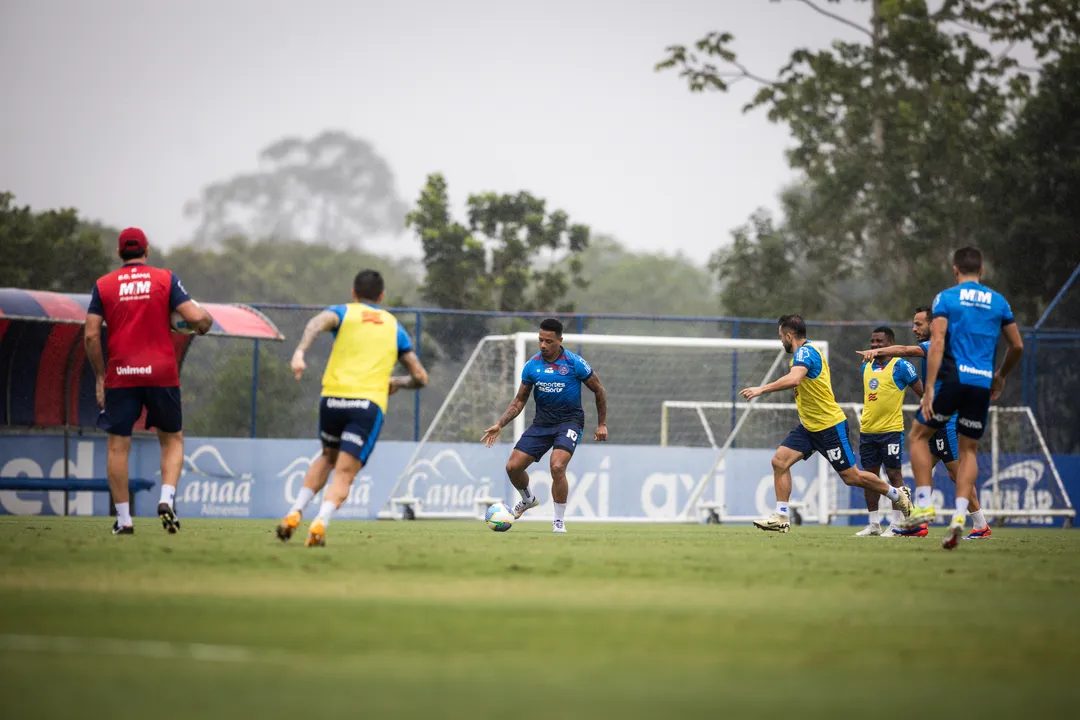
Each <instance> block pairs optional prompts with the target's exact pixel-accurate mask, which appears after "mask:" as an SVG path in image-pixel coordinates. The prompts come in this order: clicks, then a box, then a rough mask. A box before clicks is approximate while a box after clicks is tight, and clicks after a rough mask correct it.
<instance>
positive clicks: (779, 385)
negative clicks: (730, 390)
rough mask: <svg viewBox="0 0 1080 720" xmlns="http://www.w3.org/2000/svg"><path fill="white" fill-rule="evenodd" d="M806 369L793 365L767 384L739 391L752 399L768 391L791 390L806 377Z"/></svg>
mask: <svg viewBox="0 0 1080 720" xmlns="http://www.w3.org/2000/svg"><path fill="white" fill-rule="evenodd" d="M806 373H807V369H806V368H805V367H803V366H802V365H795V366H793V367H792V368H791V372H789V373H788V374H787V375H785V376H784V377H782V378H780V379H779V380H776V381H774V382H771V383H769V384H768V385H759V386H758V387H749V388H746V389H745V390H742V391H740V392H739V394H740V395H742V396H743V397H744V398H745V399H747V400H753V399H754V398H756V397H760V396H762V395H767V394H769V393H774V392H780V391H781V390H791V389H792V388H796V387H798V386H799V383H801V382H802V381H803V378H805V377H806Z"/></svg>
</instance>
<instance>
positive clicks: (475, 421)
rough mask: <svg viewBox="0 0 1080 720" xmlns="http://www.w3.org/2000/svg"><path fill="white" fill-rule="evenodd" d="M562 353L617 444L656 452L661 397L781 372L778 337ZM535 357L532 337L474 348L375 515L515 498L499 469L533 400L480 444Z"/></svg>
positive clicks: (583, 339)
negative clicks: (603, 392)
mask: <svg viewBox="0 0 1080 720" xmlns="http://www.w3.org/2000/svg"><path fill="white" fill-rule="evenodd" d="M563 347H564V348H566V349H567V350H569V351H571V352H575V353H578V354H580V355H582V356H583V357H584V358H585V359H586V360H587V361H588V362H589V364H590V365H591V366H592V367H593V368H594V369H595V370H596V373H597V375H598V376H599V377H600V379H601V380H602V382H603V383H604V387H605V388H606V389H607V393H608V418H607V421H608V425H609V426H610V427H611V429H612V433H613V436H612V440H613V441H614V442H616V443H618V444H620V445H650V446H655V445H656V438H657V436H658V434H659V433H660V432H661V427H660V425H661V422H662V419H661V414H660V412H659V410H660V408H661V406H662V405H663V402H664V401H665V400H668V399H672V398H675V399H684V398H685V399H686V400H702V399H707V400H711V401H720V400H728V401H729V402H730V401H732V400H733V399H734V398H735V397H737V395H736V394H737V392H738V390H739V389H741V388H743V387H746V386H748V385H757V384H760V383H763V382H767V381H769V380H772V379H775V378H776V377H779V376H780V375H783V374H784V373H785V372H787V368H786V363H784V362H783V361H784V359H785V353H784V350H783V347H782V346H781V344H780V342H779V340H749V339H748V340H740V339H730V338H682V337H652V336H626V335H588V334H580V335H579V334H568V335H564V336H563ZM537 352H539V345H538V343H537V335H536V334H535V333H515V334H512V335H491V336H488V337H485V338H483V339H482V340H481V341H480V342H479V343H478V344H477V346H476V348H475V349H474V350H473V353H472V355H471V356H470V357H469V359H468V361H467V362H466V364H465V367H464V369H463V370H462V371H461V374H460V375H459V376H458V378H457V380H456V381H455V383H454V385H453V387H452V388H451V389H450V392H449V393H448V394H447V396H446V398H445V400H444V401H443V403H442V406H441V407H440V408H439V410H438V412H437V413H436V415H435V417H434V418H433V420H432V422H431V424H430V425H429V426H428V428H427V431H426V432H425V433H424V436H423V438H422V439H421V441H420V443H419V444H418V446H417V448H416V450H415V452H414V453H413V456H412V458H411V460H410V461H409V462H408V463H407V465H406V469H405V471H404V473H403V474H402V475H401V476H400V477H399V478H398V480H397V483H396V485H395V486H394V489H393V491H392V492H391V495H390V500H389V502H388V504H387V506H386V507H385V508H384V509H383V511H382V512H381V513H380V514H379V517H381V518H400V517H403V516H404V517H429V518H439V517H477V516H479V515H480V514H482V511H483V509H484V507H485V506H486V505H487V504H489V503H490V502H493V501H495V500H503V501H507V502H512V501H513V500H516V493H515V492H514V491H513V489H512V488H511V486H510V484H509V481H508V479H507V478H506V474H505V472H503V465H504V464H505V462H506V458H507V457H508V455H509V450H510V448H511V447H512V446H513V444H514V443H515V442H516V441H517V439H518V437H520V436H521V434H522V432H524V430H525V428H526V425H527V423H528V422H529V421H531V418H532V415H533V413H534V412H535V403H533V402H532V400H531V399H530V402H529V403H528V405H527V406H526V409H525V411H524V412H523V413H522V414H521V415H519V416H518V417H517V418H516V419H515V421H514V423H513V426H512V428H511V427H508V428H506V429H505V430H504V431H503V433H502V435H501V436H500V438H499V441H498V442H499V447H501V448H502V451H501V452H498V453H495V452H494V451H493V450H491V449H488V448H485V447H484V446H483V445H482V444H481V443H480V438H481V436H482V435H483V433H484V430H485V429H487V428H488V427H490V426H491V425H492V424H494V423H495V421H496V420H498V418H499V417H500V415H502V413H503V411H504V410H505V409H506V406H507V405H508V404H509V403H510V400H512V399H513V397H514V395H515V393H516V392H517V390H518V387H519V385H520V383H521V371H522V369H523V368H524V366H525V363H526V362H527V361H528V359H529V358H531V357H532V356H533V355H535V354H536V353H537ZM582 406H583V408H584V410H585V417H586V420H585V423H586V428H587V430H586V432H587V434H590V435H591V432H592V430H591V429H592V428H594V427H595V426H596V410H595V405H594V403H593V402H592V394H591V393H589V392H588V391H587V390H585V389H583V390H582ZM682 421H683V418H672V419H671V422H672V423H673V426H672V427H671V428H668V429H667V430H666V431H668V432H682V431H683V430H684V428H683V424H684V423H683V422H682ZM686 424H687V425H689V424H690V422H689V421H688V422H687V423H686ZM495 457H498V464H497V466H493V462H494V461H493V458H495ZM534 514H535V513H531V514H530V516H532V515H534Z"/></svg>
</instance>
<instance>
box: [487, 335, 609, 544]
mask: <svg viewBox="0 0 1080 720" xmlns="http://www.w3.org/2000/svg"><path fill="white" fill-rule="evenodd" d="M562 336H563V325H562V323H561V322H559V321H558V320H555V319H551V318H549V319H547V320H544V321H543V322H542V323H540V352H538V353H537V354H536V355H533V356H532V358H531V359H530V360H529V362H527V363H525V367H524V369H522V371H521V386H520V387H519V388H518V391H517V395H516V396H515V397H514V399H513V400H511V401H510V406H509V407H508V408H506V412H504V413H503V415H502V417H501V418H499V421H498V422H497V423H495V424H494V425H492V426H491V427H489V428H488V429H487V430H485V431H484V436H483V437H482V438H481V441H482V442H483V443H484V444H485V445H487V446H488V447H491V446H492V445H494V444H495V441H496V440H497V439H498V437H499V433H501V432H502V429H503V428H504V427H506V426H507V425H508V424H510V422H511V421H512V420H513V419H514V418H516V417H517V416H518V415H520V414H521V411H522V410H524V409H525V405H526V403H528V402H529V393H532V394H533V395H534V397H535V398H536V415H535V417H534V418H533V423H532V425H530V426H529V429H528V430H526V431H525V432H524V433H523V434H522V436H521V438H520V439H519V440H518V442H517V445H515V446H514V450H513V452H511V453H510V459H509V460H507V462H506V474H507V475H508V476H509V478H510V483H511V484H512V485H513V486H514V487H515V488H516V489H517V491H518V493H520V494H521V501H520V502H519V503H518V504H517V505H515V506H514V517H515V518H519V517H521V515H522V514H523V513H524V512H525V511H526V510H528V509H529V508H534V507H536V506H537V505H539V504H540V499H539V498H537V497H536V496H535V495H533V494H532V492H531V491H530V490H529V473H528V472H526V470H527V469H528V467H529V466H530V465H532V464H533V463H534V462H539V460H540V458H542V457H543V456H544V455H545V454H546V453H547V451H548V450H551V500H552V502H553V503H554V505H555V520H554V522H553V523H552V525H551V531H552V532H556V533H564V532H566V524H565V516H566V498H567V495H568V494H569V492H570V486H569V485H568V484H567V482H566V466H567V464H569V462H570V458H571V457H572V456H573V455H574V450H575V449H576V448H577V444H578V440H579V439H580V438H581V433H582V431H583V430H584V428H585V411H584V410H582V409H581V385H582V384H583V383H584V385H585V387H587V388H589V389H590V390H592V391H593V394H594V395H596V432H594V433H593V439H595V440H596V441H597V442H604V441H605V440H607V438H608V429H607V391H605V390H604V386H603V385H602V384H601V383H600V378H599V377H598V376H597V375H596V373H595V372H593V369H592V367H590V366H589V363H587V362H585V360H584V359H582V358H581V357H579V356H577V355H575V354H574V353H572V352H570V351H569V350H566V349H564V348H563V346H562Z"/></svg>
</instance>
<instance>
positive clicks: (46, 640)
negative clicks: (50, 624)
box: [0, 635, 288, 664]
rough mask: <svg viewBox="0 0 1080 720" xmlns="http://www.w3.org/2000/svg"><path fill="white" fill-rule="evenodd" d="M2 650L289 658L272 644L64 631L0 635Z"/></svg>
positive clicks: (230, 660) (180, 657) (259, 659)
mask: <svg viewBox="0 0 1080 720" xmlns="http://www.w3.org/2000/svg"><path fill="white" fill-rule="evenodd" d="M0 650H3V651H16V652H37V653H59V654H70V655H76V654H81V655H119V656H124V657H139V658H154V659H160V660H197V661H200V662H219V663H241V664H251V663H274V662H282V661H284V660H285V659H287V658H288V655H287V654H286V653H283V652H281V651H280V650H275V649H271V648H265V649H263V648H259V649H255V648H248V647H242V646H239V645H208V644H205V643H176V642H166V641H163V640H121V639H117V638H103V637H68V636H62V635H0Z"/></svg>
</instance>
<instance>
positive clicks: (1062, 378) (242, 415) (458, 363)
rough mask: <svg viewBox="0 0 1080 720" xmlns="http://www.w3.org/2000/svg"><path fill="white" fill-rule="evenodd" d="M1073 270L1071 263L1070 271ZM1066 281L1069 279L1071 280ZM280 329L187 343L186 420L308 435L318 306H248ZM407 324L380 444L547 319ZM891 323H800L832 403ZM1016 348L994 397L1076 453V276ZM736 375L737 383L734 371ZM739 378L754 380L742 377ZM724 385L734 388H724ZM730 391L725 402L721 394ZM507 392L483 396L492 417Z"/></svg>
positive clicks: (741, 330)
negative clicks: (305, 338)
mask: <svg viewBox="0 0 1080 720" xmlns="http://www.w3.org/2000/svg"><path fill="white" fill-rule="evenodd" d="M1078 272H1080V269H1078ZM1075 279H1076V275H1075V274H1074V278H1073V280H1075ZM252 305H253V306H254V307H256V308H258V309H259V310H260V311H262V312H263V313H265V314H266V315H267V316H269V317H270V319H271V320H273V321H274V323H275V324H277V326H278V328H279V329H280V330H281V332H282V334H284V335H285V337H286V341H285V342H284V343H269V342H255V343H254V345H252V343H251V342H245V341H230V340H217V339H215V340H213V341H209V340H201V339H200V340H197V341H196V342H195V343H193V345H192V348H191V350H190V352H189V354H188V356H187V359H186V362H185V366H184V393H185V396H184V399H185V425H186V428H187V430H188V431H189V432H190V433H191V434H192V435H199V436H209V437H253V438H254V437H310V436H313V435H314V433H315V428H316V426H317V420H318V398H319V389H320V375H321V370H322V367H324V365H325V362H326V358H327V357H328V355H329V352H330V347H331V340H330V338H329V336H325V335H324V336H323V337H321V338H320V339H319V340H318V341H317V342H316V343H315V345H314V346H313V347H312V349H311V350H310V351H309V353H308V358H307V359H308V366H309V370H308V373H307V374H306V375H305V377H304V378H303V379H302V380H301V381H300V382H296V380H295V379H294V378H293V376H292V374H291V372H290V370H289V360H290V358H291V356H292V352H293V349H294V348H295V345H296V341H297V340H298V339H299V337H300V335H301V334H302V332H303V328H304V325H305V323H306V322H307V321H308V320H309V319H310V318H311V317H312V315H314V314H315V313H317V312H319V311H321V310H323V309H324V308H323V307H321V306H297V305H278V304H264V303H252ZM390 310H391V311H392V312H393V313H394V314H395V316H396V317H397V318H398V320H399V321H400V322H401V323H402V324H403V325H405V327H406V328H407V329H408V330H409V334H410V336H411V337H412V338H413V343H414V345H415V349H416V351H417V353H418V354H419V355H420V356H421V358H422V359H423V361H424V364H425V366H426V367H427V368H428V371H429V374H430V383H429V385H428V387H427V388H425V389H424V390H422V391H420V392H416V393H399V394H397V395H395V396H393V397H392V398H390V407H389V410H388V413H387V419H386V423H385V425H384V429H383V431H382V437H383V438H384V439H391V440H413V439H418V438H419V437H420V436H421V435H422V434H423V432H424V430H425V429H426V427H427V424H428V423H430V422H431V420H432V418H433V417H434V415H435V413H436V412H437V410H438V408H439V405H440V404H441V403H442V401H443V399H444V397H445V396H446V394H447V393H448V392H449V389H450V387H451V386H452V384H453V383H454V380H455V379H456V378H457V376H458V374H459V373H460V372H461V370H462V367H463V366H464V363H465V361H466V359H467V358H468V356H469V353H470V352H471V351H472V349H473V348H474V347H475V345H476V343H477V342H478V341H479V340H480V338H482V337H484V336H485V335H490V334H504V333H511V332H517V331H521V330H529V329H532V328H535V327H536V325H537V324H538V322H539V320H540V319H541V318H543V317H547V315H541V314H535V313H495V312H469V311H456V310H438V309H430V308H390ZM558 317H560V319H561V320H562V321H563V323H564V325H565V326H566V329H567V331H568V332H578V333H596V334H608V335H652V336H676V337H729V338H757V339H772V338H776V321H775V319H761V318H733V317H706V318H703V317H662V316H642V315H615V314H602V315H600V314H571V315H560V316H558ZM882 324H884V325H890V326H891V327H892V328H893V329H894V330H895V331H896V337H897V341H898V342H900V343H905V342H911V343H914V338H913V337H912V336H911V332H910V320H909V319H908V320H894V321H892V322H882V323H869V322H808V323H807V325H808V326H809V328H810V335H811V338H812V339H813V338H817V339H819V340H825V341H828V343H829V346H830V365H831V366H832V378H833V386H834V390H835V392H836V396H837V399H838V400H839V401H841V402H862V399H863V398H862V377H861V373H860V367H861V358H860V357H859V356H858V355H857V354H856V353H855V351H856V350H857V349H862V348H866V347H868V345H869V338H870V332H871V330H872V329H873V328H874V327H875V326H877V325H882ZM1023 334H1024V337H1025V342H1026V347H1027V351H1026V352H1025V355H1024V359H1023V365H1022V367H1021V369H1020V371H1019V372H1018V373H1017V374H1016V375H1014V378H1015V379H1014V380H1012V381H1011V382H1010V383H1009V385H1008V387H1007V388H1006V392H1005V396H1004V397H1003V398H1002V399H1001V401H1000V402H1001V403H1002V404H1005V405H1029V406H1031V407H1032V408H1034V409H1035V412H1036V416H1037V417H1038V419H1039V422H1040V424H1041V425H1042V426H1043V428H1044V430H1045V432H1046V436H1047V440H1048V442H1049V444H1050V446H1051V448H1052V450H1053V451H1054V452H1080V404H1078V400H1080V369H1078V368H1080V366H1078V365H1077V363H1076V358H1077V350H1080V283H1075V282H1073V281H1070V283H1069V284H1067V285H1066V286H1065V287H1064V288H1063V289H1062V292H1061V295H1060V296H1059V298H1058V299H1057V300H1055V302H1054V303H1053V304H1052V305H1051V306H1050V307H1049V308H1048V309H1047V313H1046V314H1045V315H1044V316H1043V318H1042V319H1041V320H1040V322H1039V324H1038V325H1036V326H1035V327H1032V328H1025V329H1024V330H1023ZM739 380H740V381H742V380H743V378H739ZM745 380H746V382H745V384H753V382H754V379H752V378H745ZM733 392H734V388H733ZM734 399H735V398H734V397H732V400H734ZM509 400H510V398H509V397H505V398H492V399H491V402H492V417H493V418H495V417H498V415H499V414H500V413H501V411H502V410H503V408H504V407H505V405H506V404H507V403H508V402H509Z"/></svg>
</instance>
